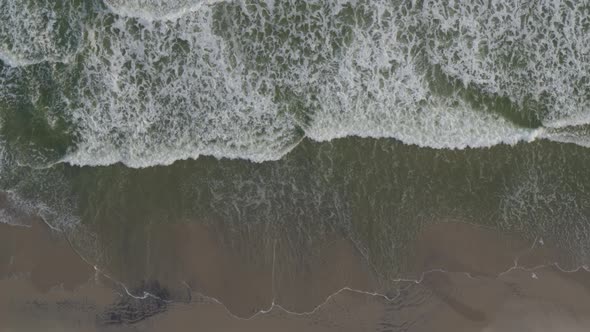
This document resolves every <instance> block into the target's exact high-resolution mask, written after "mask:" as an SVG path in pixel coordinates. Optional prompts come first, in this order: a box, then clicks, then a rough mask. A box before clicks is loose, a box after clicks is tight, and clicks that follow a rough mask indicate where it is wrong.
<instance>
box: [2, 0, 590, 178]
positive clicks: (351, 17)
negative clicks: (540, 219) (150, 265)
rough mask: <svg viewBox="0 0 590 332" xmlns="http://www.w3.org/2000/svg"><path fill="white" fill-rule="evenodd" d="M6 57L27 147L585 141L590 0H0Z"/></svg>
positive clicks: (42, 151) (100, 151) (15, 142)
mask: <svg viewBox="0 0 590 332" xmlns="http://www.w3.org/2000/svg"><path fill="white" fill-rule="evenodd" d="M0 61H1V62H0V84H1V85H0V111H1V116H2V126H3V130H2V131H3V135H2V136H3V140H4V141H5V142H6V145H7V149H12V150H13V151H12V154H13V155H15V156H16V157H15V158H17V159H21V162H22V163H29V164H36V165H43V164H50V163H55V162H68V163H71V164H75V165H106V164H112V163H117V162H122V163H124V164H126V165H128V166H131V167H145V166H150V165H156V164H170V163H172V162H174V161H175V160H178V159H186V158H197V157H198V156H199V155H211V156H215V157H220V158H221V157H225V158H244V159H250V160H253V161H265V160H276V159H279V158H281V157H282V156H283V155H284V154H285V153H287V152H288V151H290V150H291V149H292V148H293V147H294V146H296V145H297V143H298V142H300V141H301V139H303V138H304V137H309V138H311V139H313V140H317V141H326V140H332V139H335V138H339V137H345V136H351V135H356V136H362V137H390V138H395V139H398V140H401V141H403V142H404V143H407V144H416V145H419V146H426V147H432V148H457V149H462V148H466V147H488V146H492V145H496V144H499V143H507V144H514V143H516V142H519V141H523V140H524V141H530V140H534V139H535V138H537V137H541V138H546V139H554V140H557V141H562V142H570V143H577V144H580V145H584V146H587V145H589V144H588V142H589V141H590V138H589V136H588V135H587V131H588V129H587V128H586V124H587V123H589V122H590V76H589V74H590V3H589V1H573V0H572V1H569V0H563V1H559V0H557V1H555V0H551V1H549V0H537V1H513V0H502V1H499V0H498V1H495V0H492V1H489V0H485V1H484V0H480V1H451V0H448V1H443V0H423V1H416V0H412V1H410V0H408V1H403V0H399V1H392V0H354V1H343V0H317V1H316V0H281V1H272V0H266V1H254V0H249V1H242V0H235V1H204V0H170V1H165V0H62V1H55V0H4V1H3V2H2V3H1V4H0ZM19 112H20V114H25V115H15V114H18V113H19ZM23 119H25V120H23ZM19 126H20V127H27V129H23V130H22V131H19V130H18V129H15V128H20V127H19ZM39 128H42V132H43V133H44V134H49V135H50V137H52V138H54V139H52V140H49V141H47V140H43V142H41V140H39V139H38V138H36V137H35V135H34V134H31V135H29V136H26V135H23V134H22V132H38V131H39V130H41V129H39ZM25 147H26V148H25Z"/></svg>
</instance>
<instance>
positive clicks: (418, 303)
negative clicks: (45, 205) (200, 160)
mask: <svg viewBox="0 0 590 332" xmlns="http://www.w3.org/2000/svg"><path fill="white" fill-rule="evenodd" d="M31 224H32V227H30V228H29V227H16V226H10V225H6V224H0V236H1V237H2V238H1V241H0V243H1V244H2V256H1V258H2V259H1V260H0V271H1V277H2V279H1V281H0V294H2V296H0V315H1V316H0V317H1V319H0V322H1V323H0V327H1V329H0V331H2V332H9V331H35V330H38V329H41V328H43V330H45V331H50V330H54V331H137V330H139V331H162V330H167V329H168V330H170V329H172V330H174V331H192V330H194V327H195V326H199V327H200V328H202V329H203V330H206V331H302V330H303V331H318V332H320V331H398V330H400V329H402V327H403V329H404V330H405V331H435V330H436V331H486V332H491V331H526V330H530V331H555V330H556V329H558V330H560V331H582V330H584V326H586V325H585V324H587V323H588V322H590V321H589V319H590V278H589V277H590V274H589V273H588V272H587V271H585V270H583V269H579V270H577V271H575V272H564V271H561V270H559V269H558V268H557V267H555V266H553V265H551V266H542V264H548V263H551V260H552V259H553V258H554V257H555V253H554V252H553V250H552V249H551V248H547V246H545V245H541V244H539V243H537V244H535V243H529V242H527V241H523V240H521V239H519V237H518V236H517V235H515V234H512V235H510V234H500V233H498V232H496V231H494V230H492V229H489V228H484V227H480V226H475V225H471V224H467V223H461V222H447V223H439V224H434V225H432V226H429V227H426V228H425V229H424V230H423V231H422V232H421V234H420V236H419V237H418V238H417V239H416V242H415V247H416V250H415V252H416V255H415V257H412V259H411V260H412V261H413V262H414V264H413V266H414V267H413V269H414V270H413V271H407V273H406V275H404V276H401V277H400V278H401V279H397V280H395V279H396V278H391V279H390V280H388V281H386V282H385V281H384V280H382V279H379V278H378V277H377V276H375V275H374V274H373V273H372V271H371V269H370V268H369V264H368V263H367V262H366V261H365V260H364V258H363V256H362V255H360V253H358V252H357V251H356V249H355V247H354V246H353V245H352V243H351V242H350V241H348V240H346V239H336V238H334V240H332V241H329V242H326V243H325V245H323V246H322V247H320V248H317V250H315V251H314V252H316V253H317V254H316V256H315V257H314V258H313V259H311V260H309V261H307V262H304V263H302V264H300V265H297V264H295V265H293V264H284V263H282V262H281V254H280V253H279V251H276V252H275V257H274V259H275V262H274V264H272V261H271V262H270V263H271V264H267V265H266V266H264V265H261V266H256V265H250V264H248V263H247V260H246V259H244V258H243V257H240V254H239V253H237V252H233V251H231V250H229V249H228V248H227V247H225V246H224V245H223V244H222V242H220V241H218V238H219V236H218V234H215V232H213V231H212V230H209V229H207V228H205V227H203V226H194V225H186V224H178V225H175V226H173V227H168V228H165V227H163V228H162V229H158V230H157V232H154V233H153V234H154V235H155V234H159V235H158V236H156V237H155V238H152V244H153V247H152V249H153V251H152V253H151V255H150V260H151V264H150V266H151V268H150V269H151V272H150V274H149V277H150V279H151V283H150V282H145V280H134V281H133V280H125V282H124V284H123V283H121V284H120V283H118V281H119V279H117V276H109V277H107V276H105V275H104V274H102V273H101V272H99V271H95V270H94V269H93V267H91V266H89V265H88V264H87V263H86V262H85V261H84V260H83V259H82V258H81V257H79V256H78V255H77V254H76V253H75V252H74V251H73V250H72V248H71V247H70V245H69V243H68V242H67V241H66V240H65V238H64V237H63V235H62V234H59V233H56V232H55V231H52V230H50V229H49V228H48V227H47V226H46V225H45V224H44V223H42V222H41V221H40V220H35V221H32V223H31ZM275 250H276V249H275ZM520 260H524V261H525V262H524V263H523V261H520ZM515 263H518V264H519V265H518V266H516V265H515ZM529 263H534V265H528V264H529ZM540 263H542V264H540ZM521 264H524V265H521ZM99 269H100V270H101V271H107V270H108V267H100V268H99ZM129 269H133V266H129ZM128 275H131V274H128ZM109 278H113V279H114V280H111V279H109ZM402 279H403V280H402ZM115 280H116V281H115ZM155 282H156V283H157V286H154V285H156V284H155ZM138 285H143V288H141V287H138ZM126 288H127V290H126ZM142 290H143V291H146V290H149V291H153V292H154V293H156V294H160V295H162V294H163V296H162V298H161V299H155V298H152V297H150V296H146V297H145V299H134V298H132V297H131V296H129V295H128V294H126V293H127V291H129V292H130V294H132V295H134V296H142V295H143V294H142Z"/></svg>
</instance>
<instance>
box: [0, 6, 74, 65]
mask: <svg viewBox="0 0 590 332" xmlns="http://www.w3.org/2000/svg"><path fill="white" fill-rule="evenodd" d="M58 8H59V9H58ZM82 14H83V12H82V8H81V6H76V5H73V4H72V3H71V2H69V1H60V2H59V4H58V2H55V1H51V0H3V1H2V2H1V3H0V60H1V61H2V62H3V63H4V64H6V65H8V66H11V67H20V66H27V65H31V64H37V63H41V62H44V61H50V62H69V61H70V60H71V59H72V57H73V55H74V54H75V53H76V52H77V50H78V47H79V44H78V41H79V39H80V38H81V22H80V19H81V16H82Z"/></svg>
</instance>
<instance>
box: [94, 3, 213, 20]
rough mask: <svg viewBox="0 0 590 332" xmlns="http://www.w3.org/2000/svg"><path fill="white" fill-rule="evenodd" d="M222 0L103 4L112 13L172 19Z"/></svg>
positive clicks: (150, 18) (148, 18)
mask: <svg viewBox="0 0 590 332" xmlns="http://www.w3.org/2000/svg"><path fill="white" fill-rule="evenodd" d="M221 1H224V0H176V1H166V0H104V3H105V5H106V6H107V7H108V8H109V10H111V11H112V12H113V13H115V14H117V15H120V16H126V17H136V18H141V19H144V20H148V21H154V20H168V21H173V20H177V19H179V18H181V17H182V16H185V15H188V14H190V13H192V12H195V11H197V10H199V9H200V8H201V7H202V6H208V5H211V4H214V3H217V2H221Z"/></svg>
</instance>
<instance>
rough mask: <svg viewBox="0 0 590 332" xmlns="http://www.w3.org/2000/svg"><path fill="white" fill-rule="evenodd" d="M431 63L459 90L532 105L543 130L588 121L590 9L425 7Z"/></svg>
mask: <svg viewBox="0 0 590 332" xmlns="http://www.w3.org/2000/svg"><path fill="white" fill-rule="evenodd" d="M423 8H424V11H423V13H422V15H423V16H424V20H423V22H424V23H425V24H428V25H429V27H428V29H426V30H425V31H427V32H428V35H427V36H426V38H427V39H428V43H427V47H428V52H429V54H430V59H431V61H432V62H433V63H436V64H440V66H441V67H442V69H443V71H444V72H445V73H446V74H448V75H450V76H453V77H455V78H458V79H460V80H461V81H462V82H463V83H465V84H467V85H469V84H472V85H475V86H478V87H480V88H482V89H484V90H485V91H488V92H490V93H494V94H499V95H502V96H507V97H509V98H510V99H511V100H513V101H515V102H517V103H518V104H520V105H525V104H526V103H527V100H529V101H530V100H532V101H534V102H535V105H536V106H533V107H538V108H539V109H537V110H536V111H537V114H538V115H539V116H540V118H541V120H542V121H543V123H545V124H550V123H554V122H560V121H561V119H563V118H579V117H580V116H585V117H588V114H589V109H590V98H589V96H590V82H589V81H588V75H589V73H590V6H589V3H588V1H576V0H558V1H554V0H541V1H526V0H518V1H504V0H492V1H488V0H485V1H484V0H478V1H452V2H450V3H446V2H442V1H437V0H426V1H425V2H424V6H423Z"/></svg>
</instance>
